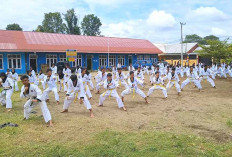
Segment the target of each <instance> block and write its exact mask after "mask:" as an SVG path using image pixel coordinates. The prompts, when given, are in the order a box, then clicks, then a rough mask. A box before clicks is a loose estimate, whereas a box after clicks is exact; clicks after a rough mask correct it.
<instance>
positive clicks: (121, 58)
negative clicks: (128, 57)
mask: <svg viewBox="0 0 232 157" xmlns="http://www.w3.org/2000/svg"><path fill="white" fill-rule="evenodd" d="M119 62H120V63H121V65H122V66H124V65H125V56H124V55H119V56H118V63H119Z"/></svg>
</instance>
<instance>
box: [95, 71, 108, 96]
mask: <svg viewBox="0 0 232 157" xmlns="http://www.w3.org/2000/svg"><path fill="white" fill-rule="evenodd" d="M101 70H102V71H99V72H98V74H97V75H96V76H95V80H96V90H97V93H96V94H99V93H100V91H99V90H100V87H101V86H102V85H103V84H104V81H105V80H106V79H107V73H106V72H105V70H106V69H105V68H104V67H103V68H101Z"/></svg>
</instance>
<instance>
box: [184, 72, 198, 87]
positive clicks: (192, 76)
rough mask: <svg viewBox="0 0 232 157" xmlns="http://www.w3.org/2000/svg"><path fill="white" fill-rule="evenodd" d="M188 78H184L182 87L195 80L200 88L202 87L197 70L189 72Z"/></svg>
mask: <svg viewBox="0 0 232 157" xmlns="http://www.w3.org/2000/svg"><path fill="white" fill-rule="evenodd" d="M187 77H188V78H187V79H186V80H184V81H183V82H182V84H181V89H183V88H184V87H185V86H186V85H187V84H189V83H190V82H193V83H194V84H195V85H196V86H197V88H198V89H201V88H202V87H201V83H200V81H199V80H198V79H199V76H198V75H197V73H196V72H192V73H190V71H188V72H187Z"/></svg>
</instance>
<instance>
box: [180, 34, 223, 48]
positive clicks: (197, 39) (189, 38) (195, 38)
mask: <svg viewBox="0 0 232 157" xmlns="http://www.w3.org/2000/svg"><path fill="white" fill-rule="evenodd" d="M207 40H219V38H218V37H216V36H215V35H209V36H206V37H204V38H202V37H201V36H199V35H197V34H190V35H186V36H185V40H184V41H183V43H198V44H202V45H206V44H207Z"/></svg>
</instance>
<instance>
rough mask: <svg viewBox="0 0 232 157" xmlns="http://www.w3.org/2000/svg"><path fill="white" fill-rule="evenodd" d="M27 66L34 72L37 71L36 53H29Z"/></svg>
mask: <svg viewBox="0 0 232 157" xmlns="http://www.w3.org/2000/svg"><path fill="white" fill-rule="evenodd" d="M29 57H30V58H29V68H30V67H32V69H33V70H35V72H37V55H36V54H30V56H29Z"/></svg>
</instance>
